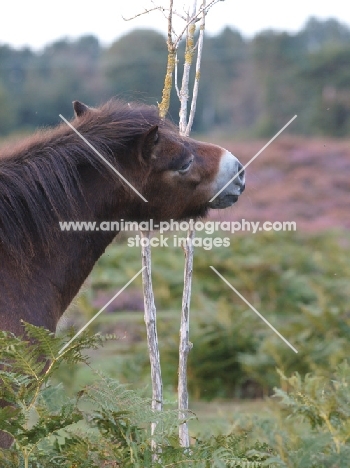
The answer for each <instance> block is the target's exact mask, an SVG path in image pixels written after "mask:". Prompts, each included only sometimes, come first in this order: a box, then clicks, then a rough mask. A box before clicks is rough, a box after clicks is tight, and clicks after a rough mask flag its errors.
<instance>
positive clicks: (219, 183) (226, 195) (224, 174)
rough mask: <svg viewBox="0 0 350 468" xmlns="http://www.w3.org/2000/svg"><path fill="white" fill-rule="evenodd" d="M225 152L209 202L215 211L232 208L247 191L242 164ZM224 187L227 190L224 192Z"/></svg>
mask: <svg viewBox="0 0 350 468" xmlns="http://www.w3.org/2000/svg"><path fill="white" fill-rule="evenodd" d="M223 152H224V154H223V156H222V158H221V161H220V165H219V171H218V174H217V177H216V179H215V183H214V194H213V197H212V199H211V200H210V201H209V207H210V208H215V209H223V208H227V207H229V206H232V205H233V204H234V203H236V201H237V200H238V197H239V196H240V195H241V194H242V193H243V191H244V189H245V171H244V168H243V166H242V164H241V163H240V162H239V160H238V159H237V158H236V157H235V156H234V155H233V154H232V153H230V152H229V151H227V150H223ZM223 187H225V188H224V189H223V190H222V188H223ZM219 192H220V193H219Z"/></svg>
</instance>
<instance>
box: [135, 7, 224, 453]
mask: <svg viewBox="0 0 350 468" xmlns="http://www.w3.org/2000/svg"><path fill="white" fill-rule="evenodd" d="M197 1H198V0H191V6H190V7H189V9H188V12H187V16H186V17H184V16H183V15H181V14H179V13H178V12H176V11H175V10H174V0H169V8H168V9H166V8H163V7H160V6H157V5H155V3H156V2H153V3H154V7H153V8H150V9H148V10H147V9H146V10H145V11H144V12H142V13H140V14H138V15H135V16H134V17H133V18H135V17H137V16H140V15H143V14H148V13H150V12H151V11H153V10H160V11H162V12H163V13H164V12H166V13H167V20H168V39H167V45H168V62H167V71H166V75H165V80H164V88H163V94H162V101H161V102H160V103H159V106H158V107H159V114H160V117H161V118H162V119H163V118H165V116H166V114H167V112H168V109H169V105H170V93H171V89H172V86H173V83H172V78H173V72H174V70H175V88H176V92H177V95H178V97H179V100H180V111H179V133H180V134H181V135H183V136H189V135H190V132H191V128H192V124H193V120H194V115H195V112H196V102H197V96H198V85H199V79H200V65H201V59H202V50H203V38H204V29H205V15H206V14H207V12H208V10H209V9H210V8H211V7H212V6H214V5H215V4H216V3H218V1H222V0H211V1H209V3H208V5H207V4H206V0H202V2H201V6H200V7H199V8H197ZM173 15H177V16H179V17H180V18H182V19H183V20H184V21H185V27H184V29H183V30H182V31H181V32H180V33H179V34H175V32H174V29H173V21H172V19H173ZM199 17H201V23H200V31H199V38H198V43H197V46H196V45H195V44H194V35H195V31H196V23H197V21H198V18H199ZM133 18H129V19H128V20H131V19H133ZM185 33H186V50H185V60H184V72H183V77H182V83H181V89H180V90H178V86H177V49H178V46H179V44H180V41H181V40H182V39H183V37H184V35H185ZM196 48H197V58H196V75H195V80H194V84H193V91H192V99H191V108H190V113H189V115H188V99H189V96H190V93H189V81H190V69H191V65H192V61H193V56H194V52H195V49H196ZM141 236H142V238H143V239H146V238H147V239H149V232H148V233H147V234H146V233H144V232H141ZM194 237H195V232H194V230H193V229H190V230H189V231H188V235H187V242H186V245H185V246H184V251H185V268H184V289H183V296H182V311H181V325H180V345H179V380H178V410H179V418H180V419H181V420H183V421H184V422H183V423H182V424H180V427H179V438H180V444H181V446H182V447H189V445H190V438H189V432H188V425H187V422H186V419H187V415H188V389H187V360H188V354H189V352H190V350H191V348H192V343H191V342H190V341H189V324H190V299H191V287H192V272H193V244H192V241H193V239H194ZM142 265H144V266H146V268H145V269H144V271H143V273H142V278H143V289H144V303H145V323H146V329H147V341H148V349H149V355H150V362H151V379H152V408H153V409H154V411H155V412H156V411H161V410H162V401H163V396H162V378H161V369H160V356H159V348H158V338H157V329H156V308H155V304H154V295H153V289H152V279H151V250H150V247H149V245H147V246H143V247H142ZM156 426H157V422H156V421H155V422H154V423H153V424H152V434H154V431H155V428H156ZM153 449H154V459H153V460H154V461H155V460H158V461H159V458H158V455H157V447H156V444H155V442H154V441H153Z"/></svg>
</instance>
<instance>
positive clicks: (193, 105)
mask: <svg viewBox="0 0 350 468" xmlns="http://www.w3.org/2000/svg"><path fill="white" fill-rule="evenodd" d="M205 3H206V1H205V0H203V3H202V20H201V25H200V28H199V38H198V41H197V44H196V46H197V47H198V50H197V60H196V75H195V78H194V84H193V92H192V100H191V110H190V115H189V117H188V123H187V127H186V130H185V134H186V135H189V134H190V133H191V129H192V125H193V120H194V115H195V113H196V106H197V97H198V89H199V79H200V69H201V61H202V52H203V40H204V30H205V15H206V11H207V10H206V8H205Z"/></svg>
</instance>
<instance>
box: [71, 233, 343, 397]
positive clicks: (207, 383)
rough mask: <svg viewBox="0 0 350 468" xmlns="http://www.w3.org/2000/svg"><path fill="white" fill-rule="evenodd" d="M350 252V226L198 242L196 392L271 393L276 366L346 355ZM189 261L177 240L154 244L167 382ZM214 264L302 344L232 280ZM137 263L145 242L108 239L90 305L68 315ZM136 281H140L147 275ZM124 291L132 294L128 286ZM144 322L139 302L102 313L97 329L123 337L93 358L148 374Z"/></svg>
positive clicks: (324, 366)
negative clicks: (226, 242) (349, 230)
mask: <svg viewBox="0 0 350 468" xmlns="http://www.w3.org/2000/svg"><path fill="white" fill-rule="evenodd" d="M198 235H199V233H198ZM170 244H171V243H170ZM349 252H350V246H349V237H348V235H347V234H346V233H344V232H343V233H342V232H338V233H329V232H328V233H323V234H319V235H315V234H313V235H309V234H300V233H295V232H294V233H260V234H256V235H250V236H247V235H245V236H235V237H232V238H231V245H230V247H228V248H217V249H215V248H213V249H212V250H204V249H202V248H200V247H198V248H196V249H195V259H194V276H193V287H192V299H191V336H190V339H191V341H192V342H193V343H194V347H193V349H192V351H191V353H190V355H189V386H190V390H191V393H192V395H194V396H195V397H197V398H206V399H211V398H214V397H256V396H261V395H266V394H269V393H270V392H271V391H272V388H273V387H274V386H275V385H277V384H278V382H279V378H278V376H277V374H276V371H275V369H276V367H278V368H280V369H282V370H283V371H284V372H286V373H290V372H294V371H298V372H300V373H301V374H302V375H304V374H305V373H307V372H310V371H314V372H315V373H316V374H317V373H319V372H322V373H327V372H328V369H334V367H335V366H336V365H337V364H339V363H340V362H341V361H342V360H343V359H345V358H346V357H347V356H348V355H349V352H350V344H349V343H350V340H349V338H350V315H349V303H350V289H349V287H348V281H349V277H350V265H349V262H348V256H349ZM183 261H184V260H183V252H182V250H181V249H180V248H175V247H168V248H157V249H153V250H152V265H153V267H152V271H153V286H154V291H155V299H156V306H157V310H158V329H159V333H158V334H159V340H160V351H161V363H162V371H163V378H164V383H165V388H166V389H169V390H171V389H175V388H176V385H177V365H178V364H177V363H178V356H177V353H178V330H179V320H180V310H181V296H182V286H183ZM210 265H213V266H215V268H216V269H217V270H218V271H219V272H220V273H221V274H222V275H223V276H224V277H225V278H226V279H227V281H229V283H231V284H232V285H233V286H234V287H235V288H236V289H237V290H238V291H239V292H240V293H241V294H242V295H243V296H244V297H245V298H246V299H247V300H248V301H249V302H250V303H251V304H252V305H253V306H254V307H255V308H256V309H257V310H258V311H259V312H260V313H261V314H262V315H263V316H264V317H265V318H266V319H267V320H268V321H269V322H270V323H271V324H272V325H273V326H274V327H275V328H276V329H277V330H278V331H279V332H280V333H281V334H282V335H283V336H284V337H285V338H286V339H287V340H288V341H289V342H290V343H291V344H292V345H293V346H294V347H295V348H296V349H297V350H298V354H295V353H294V352H293V351H292V350H291V349H290V348H289V347H288V346H287V345H286V343H284V342H283V341H282V340H281V339H280V338H279V337H278V336H277V335H276V334H275V333H274V332H273V331H272V330H271V329H270V328H269V327H268V326H267V325H266V324H265V323H264V322H263V321H262V320H261V319H260V318H259V317H258V316H256V314H255V313H254V312H253V311H252V310H251V309H250V308H249V307H248V306H247V305H246V304H245V303H244V302H243V301H242V300H241V299H240V298H239V297H238V296H237V295H236V294H235V293H234V292H233V291H232V290H231V289H229V288H228V286H227V285H226V284H225V283H224V282H223V281H222V280H221V279H220V278H219V277H218V276H217V275H216V274H215V273H214V272H213V271H212V270H211V269H210V268H209V266H210ZM139 268H140V251H139V249H138V248H131V247H127V246H126V244H125V242H120V241H117V242H116V243H115V244H113V245H111V246H110V248H109V249H108V250H107V252H106V254H105V255H104V256H103V257H102V258H101V259H100V261H99V262H98V263H97V265H96V267H95V269H94V270H93V273H92V276H91V278H90V284H91V289H86V290H85V292H83V294H82V296H81V298H80V302H79V301H78V305H79V304H80V312H81V314H83V315H82V316H79V314H77V312H76V311H75V312H73V311H72V312H71V313H68V318H69V317H73V314H74V316H75V319H76V320H77V321H78V323H85V322H86V320H87V318H90V317H91V316H92V315H93V314H94V313H96V311H97V310H98V306H97V305H95V306H94V307H92V306H91V304H92V303H93V301H94V298H95V297H97V295H98V294H97V293H101V291H104V292H105V293H106V294H107V296H106V297H107V298H109V297H112V296H113V295H114V294H115V292H116V291H117V290H118V288H121V287H122V286H123V285H124V284H125V283H126V282H127V280H128V279H129V278H130V277H132V276H133V275H134V274H135V273H136V272H137V271H138V270H139ZM133 287H134V288H139V290H140V291H141V279H140V278H138V279H137V280H136V281H135V283H134V284H133ZM123 294H124V295H126V296H124V297H127V295H128V290H126V291H125V292H124V293H123ZM132 294H133V293H132V292H131V293H130V295H131V298H130V299H132ZM107 300H108V299H107ZM105 302H106V301H105ZM102 305H104V304H101V305H100V307H102ZM141 308H142V304H141ZM79 317H80V318H79ZM142 322H143V315H142V312H141V311H140V312H135V311H130V312H127V305H126V306H123V308H122V310H120V311H119V312H115V313H111V312H110V313H107V312H106V313H104V315H103V316H101V318H98V319H97V320H96V321H95V322H94V323H93V324H92V325H91V326H92V327H93V328H92V329H93V330H95V331H97V330H100V331H101V330H102V331H103V332H104V333H106V332H107V333H116V334H117V335H119V339H118V340H116V341H114V342H113V344H111V345H110V347H109V348H108V349H106V354H104V355H100V356H99V355H96V356H95V363H96V365H97V366H98V367H101V368H102V369H105V370H107V371H108V373H109V375H114V376H115V377H118V378H122V376H124V379H125V380H126V381H128V382H133V383H135V384H138V383H141V384H143V383H144V382H148V379H149V367H148V352H147V344H146V336H145V331H144V326H143V323H142ZM142 376H143V380H142V379H141V377H142ZM83 378H86V377H83ZM171 391H172V390H171Z"/></svg>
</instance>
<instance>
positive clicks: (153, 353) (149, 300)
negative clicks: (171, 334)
mask: <svg viewBox="0 0 350 468" xmlns="http://www.w3.org/2000/svg"><path fill="white" fill-rule="evenodd" d="M141 239H142V266H145V267H146V268H145V269H144V270H143V272H142V284H143V298H144V306H145V316H144V317H145V324H146V332H147V344H148V351H149V358H150V363H151V380H152V409H153V410H154V412H155V421H154V422H153V423H152V425H151V434H152V435H153V434H154V433H155V430H156V427H157V416H156V412H157V411H162V407H163V383H162V373H161V367H160V355H159V347H158V336H157V318H156V306H155V303H154V294H153V287H152V269H151V247H150V245H149V239H150V233H149V231H147V232H145V231H141ZM146 244H147V245H146ZM152 449H153V451H154V455H153V457H154V458H153V460H154V461H156V460H158V455H157V452H158V450H157V445H156V443H155V441H154V440H152Z"/></svg>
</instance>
